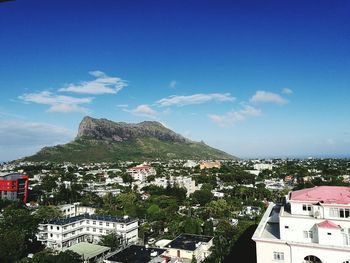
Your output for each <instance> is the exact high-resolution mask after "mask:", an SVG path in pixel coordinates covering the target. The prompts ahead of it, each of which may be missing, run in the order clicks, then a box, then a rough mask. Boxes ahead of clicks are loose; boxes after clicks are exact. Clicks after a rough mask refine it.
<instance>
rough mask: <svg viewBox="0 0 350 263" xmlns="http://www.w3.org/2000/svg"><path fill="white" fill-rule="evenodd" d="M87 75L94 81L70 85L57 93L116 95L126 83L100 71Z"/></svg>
mask: <svg viewBox="0 0 350 263" xmlns="http://www.w3.org/2000/svg"><path fill="white" fill-rule="evenodd" d="M89 74H90V75H91V76H93V77H95V78H96V79H94V80H90V81H82V82H80V83H76V84H74V83H71V84H68V85H67V87H65V88H61V89H59V91H66V92H74V93H81V94H95V95H97V94H116V93H118V92H119V91H120V90H122V89H123V88H125V87H126V86H128V84H127V82H126V81H125V80H123V79H121V78H118V77H109V76H107V75H106V74H105V73H103V72H102V71H98V70H96V71H90V72H89Z"/></svg>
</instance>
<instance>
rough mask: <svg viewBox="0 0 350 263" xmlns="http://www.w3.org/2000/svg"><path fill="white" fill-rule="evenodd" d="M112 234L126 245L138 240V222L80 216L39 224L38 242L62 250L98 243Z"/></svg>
mask: <svg viewBox="0 0 350 263" xmlns="http://www.w3.org/2000/svg"><path fill="white" fill-rule="evenodd" d="M111 232H115V233H117V235H120V236H121V239H122V241H123V243H124V244H132V243H135V242H137V240H138V220H137V219H132V218H129V217H128V216H125V217H114V216H99V215H89V214H84V215H79V216H75V217H70V218H65V219H55V220H51V221H48V222H43V223H41V224H39V231H38V234H37V240H38V241H41V242H42V244H44V245H45V246H46V247H48V248H51V249H55V250H62V249H64V248H67V247H70V246H72V245H74V244H77V243H80V242H89V243H98V242H99V241H100V238H101V236H103V235H107V234H109V233H111Z"/></svg>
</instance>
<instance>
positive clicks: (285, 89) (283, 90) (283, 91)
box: [282, 88, 293, 95]
mask: <svg viewBox="0 0 350 263" xmlns="http://www.w3.org/2000/svg"><path fill="white" fill-rule="evenodd" d="M282 93H283V94H286V95H292V94H293V90H291V89H289V88H284V89H282Z"/></svg>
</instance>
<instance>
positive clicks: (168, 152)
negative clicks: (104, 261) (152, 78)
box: [24, 116, 237, 163]
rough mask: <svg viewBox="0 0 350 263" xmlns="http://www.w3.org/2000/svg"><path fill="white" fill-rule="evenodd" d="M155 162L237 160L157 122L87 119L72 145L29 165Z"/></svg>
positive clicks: (42, 154) (37, 157)
mask: <svg viewBox="0 0 350 263" xmlns="http://www.w3.org/2000/svg"><path fill="white" fill-rule="evenodd" d="M152 159H164V160H169V159H195V160H199V159H237V157H235V156H232V155H230V154H228V153H225V152H223V151H221V150H218V149H215V148H212V147H210V146H208V145H206V144H205V143H204V142H202V141H201V142H195V141H191V140H189V139H187V138H185V137H184V136H182V135H180V134H178V133H176V132H174V131H172V130H171V129H169V128H167V127H165V126H164V125H162V124H161V123H159V122H156V121H143V122H140V123H136V124H134V123H125V122H114V121H111V120H108V119H104V118H101V119H96V118H92V117H90V116H85V117H84V118H83V119H82V121H81V122H80V124H79V128H78V133H77V136H76V137H75V139H74V140H73V141H72V142H69V143H67V144H63V145H56V146H52V147H44V148H42V149H41V150H40V151H39V152H37V153H36V154H34V155H32V156H29V157H25V158H24V160H27V161H53V162H63V161H70V162H75V163H82V162H113V161H117V160H130V161H133V160H135V161H140V160H152Z"/></svg>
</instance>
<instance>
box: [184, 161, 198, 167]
mask: <svg viewBox="0 0 350 263" xmlns="http://www.w3.org/2000/svg"><path fill="white" fill-rule="evenodd" d="M196 166H198V163H196V162H194V161H191V160H188V161H187V162H185V163H184V165H183V167H186V168H194V167H196Z"/></svg>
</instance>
